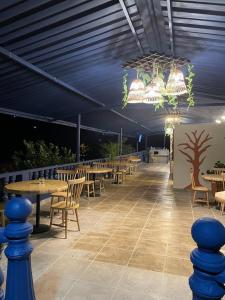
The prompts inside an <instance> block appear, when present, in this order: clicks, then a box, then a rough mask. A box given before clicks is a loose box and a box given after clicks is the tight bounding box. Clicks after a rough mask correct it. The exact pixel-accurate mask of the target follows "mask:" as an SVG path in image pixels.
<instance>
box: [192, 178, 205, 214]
mask: <svg viewBox="0 0 225 300" xmlns="http://www.w3.org/2000/svg"><path fill="white" fill-rule="evenodd" d="M191 187H192V191H193V198H192V203H193V204H194V203H195V202H204V203H206V204H207V206H208V208H209V189H208V188H207V187H205V186H197V185H196V183H195V178H194V174H193V172H191ZM197 193H203V194H204V195H205V198H196V196H197Z"/></svg>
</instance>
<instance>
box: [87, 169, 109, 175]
mask: <svg viewBox="0 0 225 300" xmlns="http://www.w3.org/2000/svg"><path fill="white" fill-rule="evenodd" d="M112 171H113V169H112V168H90V169H86V173H87V174H93V175H96V174H107V173H110V172H112Z"/></svg>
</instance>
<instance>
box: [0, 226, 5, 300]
mask: <svg viewBox="0 0 225 300" xmlns="http://www.w3.org/2000/svg"><path fill="white" fill-rule="evenodd" d="M4 230H5V228H4V227H1V228H0V259H1V258H2V251H3V249H4V245H3V244H4V243H6V238H5V236H4ZM3 283H4V275H3V272H2V269H1V268H0V300H4V298H5V296H4V290H3V288H2V285H3Z"/></svg>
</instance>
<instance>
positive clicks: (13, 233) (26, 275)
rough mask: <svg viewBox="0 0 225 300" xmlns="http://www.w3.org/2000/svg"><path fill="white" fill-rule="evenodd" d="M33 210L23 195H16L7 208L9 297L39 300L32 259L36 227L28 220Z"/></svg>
mask: <svg viewBox="0 0 225 300" xmlns="http://www.w3.org/2000/svg"><path fill="white" fill-rule="evenodd" d="M31 211H32V204H31V202H30V201H29V200H27V199H24V198H22V197H18V198H17V197H15V198H12V199H11V200H10V201H9V202H8V203H7V205H6V207H5V215H6V216H7V218H8V219H9V224H8V225H7V226H6V227H5V230H4V236H5V238H6V242H7V243H8V245H7V247H6V249H5V255H6V257H7V258H8V268H7V281H6V292H5V300H35V294H34V288H33V278H32V271H31V259H30V255H31V252H32V250H33V248H32V245H31V243H30V242H29V235H30V233H31V232H32V230H33V226H32V225H31V224H30V223H28V222H27V221H26V220H27V217H28V216H29V215H30V213H31Z"/></svg>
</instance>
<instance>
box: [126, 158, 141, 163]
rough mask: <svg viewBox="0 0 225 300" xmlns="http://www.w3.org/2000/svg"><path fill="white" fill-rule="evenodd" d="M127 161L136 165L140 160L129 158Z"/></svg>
mask: <svg viewBox="0 0 225 300" xmlns="http://www.w3.org/2000/svg"><path fill="white" fill-rule="evenodd" d="M129 161H130V162H132V163H138V162H140V161H141V159H140V158H130V159H129Z"/></svg>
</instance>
